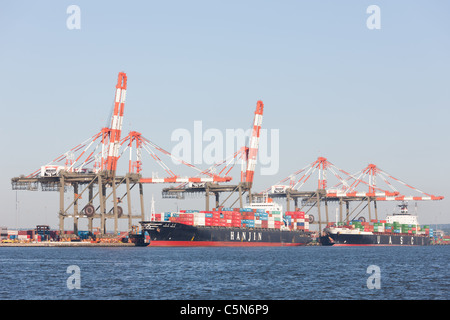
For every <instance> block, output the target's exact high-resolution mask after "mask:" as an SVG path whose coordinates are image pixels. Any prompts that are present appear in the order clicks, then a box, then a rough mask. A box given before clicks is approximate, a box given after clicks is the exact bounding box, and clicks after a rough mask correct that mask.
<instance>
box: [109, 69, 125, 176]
mask: <svg viewBox="0 0 450 320" xmlns="http://www.w3.org/2000/svg"><path fill="white" fill-rule="evenodd" d="M126 93H127V75H126V74H125V72H119V76H118V79H117V85H116V94H115V98H114V113H113V115H112V118H111V125H110V139H109V148H108V158H107V160H106V163H107V170H108V172H110V173H113V172H115V171H116V168H117V159H118V157H119V144H120V135H121V132H122V122H123V112H124V107H125V98H126Z"/></svg>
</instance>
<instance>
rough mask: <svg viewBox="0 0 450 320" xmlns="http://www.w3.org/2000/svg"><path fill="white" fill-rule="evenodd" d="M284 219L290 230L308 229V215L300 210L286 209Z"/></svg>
mask: <svg viewBox="0 0 450 320" xmlns="http://www.w3.org/2000/svg"><path fill="white" fill-rule="evenodd" d="M285 220H286V222H287V225H288V227H289V229H291V230H292V229H295V230H309V215H307V214H305V213H304V212H302V211H286V214H285Z"/></svg>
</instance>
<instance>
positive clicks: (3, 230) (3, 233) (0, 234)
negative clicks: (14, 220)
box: [0, 227, 8, 240]
mask: <svg viewBox="0 0 450 320" xmlns="http://www.w3.org/2000/svg"><path fill="white" fill-rule="evenodd" d="M7 238H8V228H7V227H0V240H6V239H7Z"/></svg>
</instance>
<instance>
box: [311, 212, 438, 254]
mask: <svg viewBox="0 0 450 320" xmlns="http://www.w3.org/2000/svg"><path fill="white" fill-rule="evenodd" d="M399 207H400V213H394V214H392V215H388V216H387V217H386V220H371V221H370V222H365V221H360V220H353V221H349V222H347V223H346V224H344V223H343V222H339V223H337V224H333V225H329V226H327V227H326V228H325V229H324V230H323V233H322V235H321V236H320V238H319V241H320V243H321V245H324V246H391V245H392V246H427V245H430V244H431V238H432V237H433V229H430V228H429V226H428V225H423V226H420V225H419V223H418V219H417V215H411V214H409V213H408V205H407V204H405V203H402V204H401V205H399Z"/></svg>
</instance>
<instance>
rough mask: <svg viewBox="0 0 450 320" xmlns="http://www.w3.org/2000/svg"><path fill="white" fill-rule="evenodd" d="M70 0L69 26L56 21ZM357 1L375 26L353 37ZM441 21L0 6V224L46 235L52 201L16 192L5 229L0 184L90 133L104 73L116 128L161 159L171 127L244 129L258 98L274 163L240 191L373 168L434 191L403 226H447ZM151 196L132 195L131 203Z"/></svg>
mask: <svg viewBox="0 0 450 320" xmlns="http://www.w3.org/2000/svg"><path fill="white" fill-rule="evenodd" d="M71 4H76V5H78V6H79V7H80V9H81V29H80V30H68V29H67V27H66V19H67V18H68V16H69V15H68V14H67V13H66V9H67V7H68V6H69V5H71ZM372 4H376V5H378V6H379V7H380V9H381V29H380V30H369V29H368V28H367V27H366V20H367V18H368V17H369V15H368V14H367V13H366V9H367V7H368V6H369V5H372ZM449 12H450V5H449V3H448V2H445V1H356V0H355V1H164V2H161V1H151V2H150V1H148V2H147V1H146V2H137V1H128V2H126V3H125V2H123V1H70V2H69V1H42V2H35V1H3V2H2V8H1V9H0V39H1V50H0V61H1V72H2V76H1V78H0V94H1V103H0V106H1V112H2V125H1V127H0V133H1V135H2V137H4V138H3V146H2V157H1V167H2V168H3V170H2V171H1V173H0V190H1V195H0V199H1V200H2V203H3V206H2V210H1V211H0V225H5V226H10V227H15V226H16V224H18V226H24V227H25V226H26V227H32V226H34V225H36V224H38V223H47V224H50V225H51V226H52V227H56V226H57V223H58V221H57V216H56V212H57V210H58V196H57V193H43V192H40V193H32V192H19V193H18V197H19V218H18V219H17V217H16V215H15V212H16V207H15V206H16V201H15V199H16V192H15V191H12V190H11V184H10V178H11V177H13V176H18V175H20V174H28V173H30V172H32V171H34V170H35V169H36V168H39V167H40V166H41V165H43V164H45V163H47V162H49V161H50V160H51V159H53V158H54V157H55V156H58V155H59V154H61V153H63V152H65V151H66V150H67V149H69V148H71V147H72V146H74V145H76V144H78V143H80V142H81V141H83V140H85V139H86V138H88V137H90V136H92V135H93V134H95V133H96V132H97V131H99V130H100V128H101V127H103V126H104V125H105V123H106V121H107V117H108V115H109V110H110V107H111V103H112V100H113V95H114V85H115V82H116V80H117V74H118V72H119V71H125V72H126V73H127V75H128V94H127V102H126V107H125V119H124V132H128V131H130V130H136V131H139V132H141V133H142V134H143V135H144V136H145V137H147V138H149V139H151V140H152V141H154V142H155V143H157V144H159V145H160V146H162V147H164V148H166V149H168V150H170V149H171V148H172V147H173V145H174V143H173V142H171V141H170V136H171V133H172V132H173V131H174V130H175V129H177V128H186V129H188V130H192V128H193V123H194V121H195V120H202V121H203V127H204V128H205V129H206V128H218V129H220V130H225V129H227V128H228V129H229V128H244V129H247V128H248V127H249V126H250V124H251V121H252V117H253V111H254V107H255V105H256V101H257V100H259V99H261V100H263V101H264V104H265V114H264V119H263V127H265V128H267V129H279V130H280V140H281V141H280V169H279V173H278V174H277V175H275V176H263V177H257V180H256V181H255V187H256V189H264V188H266V187H267V186H269V185H270V184H272V183H275V182H277V181H278V180H280V179H282V178H284V177H286V176H287V175H289V174H290V173H292V172H294V171H296V170H298V169H300V168H302V167H304V166H306V165H307V164H309V163H311V162H313V161H314V160H315V159H316V158H317V157H318V156H324V157H327V158H328V159H329V160H330V161H331V162H333V163H334V164H335V165H337V166H338V167H341V168H343V169H345V170H347V171H349V172H355V171H358V170H360V169H362V168H364V167H365V166H367V164H369V163H375V164H377V165H378V166H379V167H381V168H382V169H384V170H386V171H387V172H389V173H391V174H392V175H394V176H396V177H398V178H400V179H402V180H404V181H406V182H408V183H410V184H411V185H413V186H416V187H417V188H419V189H421V190H423V191H426V192H428V193H431V194H435V195H443V196H445V197H446V199H445V200H443V201H439V202H427V203H419V210H420V212H419V216H420V220H421V222H422V223H439V222H445V223H448V222H450V212H449V209H448V207H449V199H450V198H449V197H450V193H449V189H448V182H449V181H450V174H449V171H448V170H447V162H448V160H447V159H448V158H449V151H448V146H449V142H450V141H449V140H450V135H449V133H450V128H449V120H448V119H449V115H450V111H449V105H450V90H449V85H450V81H449V74H450V63H449V58H450V35H449V30H450V20H449V19H448V13H449ZM148 162H150V161H148ZM151 165H152V164H150V163H149V164H148V166H151ZM150 174H151V170H150ZM161 187H162V186H155V187H152V186H148V188H147V187H146V188H147V189H146V190H148V191H147V192H146V193H147V199H146V204H148V203H149V198H150V196H151V193H154V194H155V197H157V198H158V197H159V196H160V191H159V190H160V188H161ZM188 204H189V206H200V207H202V206H203V200H202V199H197V200H196V202H190V201H189V202H186V203H182V202H180V203H179V206H180V207H183V206H188ZM389 205H390V206H391V207H393V206H394V204H393V203H391V204H389ZM174 207H175V204H174V203H173V201H167V200H166V201H163V200H161V201H159V200H158V202H157V209H159V210H173V209H174ZM386 210H390V209H386Z"/></svg>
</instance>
